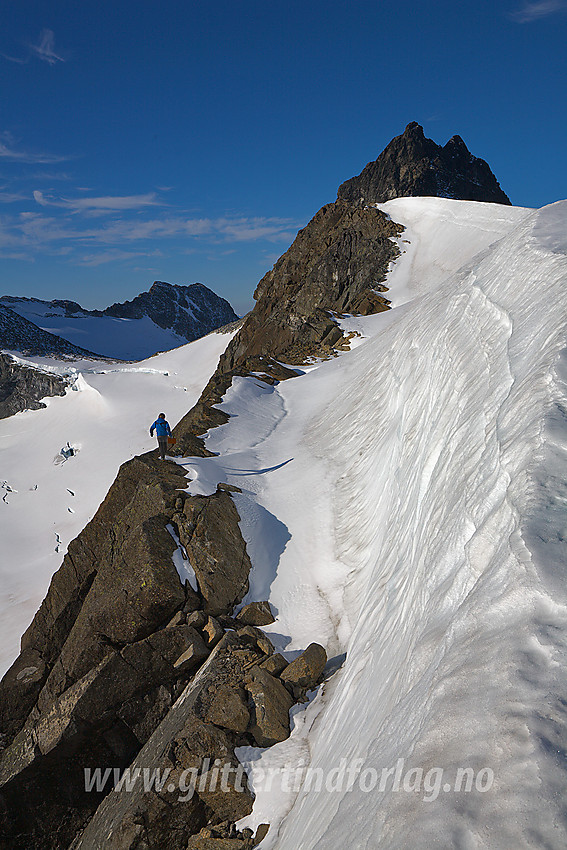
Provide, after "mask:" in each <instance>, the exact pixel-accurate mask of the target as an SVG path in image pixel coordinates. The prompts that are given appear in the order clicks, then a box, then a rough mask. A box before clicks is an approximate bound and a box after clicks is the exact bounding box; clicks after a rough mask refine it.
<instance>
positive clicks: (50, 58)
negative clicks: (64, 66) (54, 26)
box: [29, 29, 65, 65]
mask: <svg viewBox="0 0 567 850" xmlns="http://www.w3.org/2000/svg"><path fill="white" fill-rule="evenodd" d="M29 48H30V50H31V51H32V53H33V54H34V56H37V58H38V59H41V60H42V61H43V62H47V63H48V64H49V65H56V64H57V63H58V62H65V59H63V57H62V56H58V55H57V53H56V52H55V34H54V32H53V30H47V29H46V30H42V31H41V32H40V34H39V43H38V44H30V45H29Z"/></svg>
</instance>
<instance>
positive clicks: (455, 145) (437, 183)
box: [337, 121, 511, 206]
mask: <svg viewBox="0 0 567 850" xmlns="http://www.w3.org/2000/svg"><path fill="white" fill-rule="evenodd" d="M407 196H423V197H437V198H455V199H456V200H461V201H486V202H489V203H494V204H510V203H511V201H510V199H509V198H508V196H507V195H506V194H505V193H504V192H503V191H502V189H501V188H500V184H499V183H498V181H497V179H496V177H495V176H494V174H493V173H492V171H491V170H490V167H489V165H488V164H487V163H486V162H485V161H484V160H483V159H479V158H478V157H476V156H473V155H472V154H471V153H470V152H469V150H468V148H467V146H466V145H465V143H464V142H463V140H462V139H461V137H460V136H453V138H452V139H449V141H448V142H447V144H446V145H445V146H444V147H441V145H437V144H435V142H433V141H432V140H431V139H426V138H425V136H424V133H423V127H421V126H420V125H419V124H417V123H416V122H415V121H413V122H412V123H411V124H408V126H407V127H406V129H405V131H404V132H403V133H402V135H401V136H396V138H395V139H393V140H392V141H391V142H390V144H389V145H387V147H386V148H385V149H384V150H383V151H382V153H381V154H380V156H379V157H378V159H377V160H375V162H369V163H368V165H367V166H366V168H365V169H364V170H363V171H362V173H361V174H359V175H358V177H353V178H351V179H350V180H347V181H346V182H345V183H343V184H342V185H341V186H340V187H339V191H338V196H337V197H338V198H340V199H342V200H345V201H348V202H349V203H351V204H354V205H356V206H363V205H365V204H382V203H384V202H385V201H389V200H391V199H392V198H404V197H407Z"/></svg>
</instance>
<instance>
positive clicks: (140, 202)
mask: <svg viewBox="0 0 567 850" xmlns="http://www.w3.org/2000/svg"><path fill="white" fill-rule="evenodd" d="M33 196H34V200H35V201H36V203H38V204H39V205H40V206H42V207H61V208H63V209H68V210H73V211H75V212H87V211H93V210H97V211H99V212H115V211H117V210H139V209H142V207H155V206H160V205H161V202H160V201H159V200H158V199H157V195H156V193H155V192H149V193H148V194H146V195H126V196H116V197H112V196H106V197H102V198H58V199H54V198H51V197H46V196H45V195H44V193H43V192H40V191H39V190H38V189H36V190H35V191H34V193H33Z"/></svg>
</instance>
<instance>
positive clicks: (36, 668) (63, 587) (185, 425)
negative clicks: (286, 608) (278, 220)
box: [0, 125, 488, 850]
mask: <svg viewBox="0 0 567 850" xmlns="http://www.w3.org/2000/svg"><path fill="white" fill-rule="evenodd" d="M408 132H409V133H410V134H411V133H413V132H414V128H413V125H410V128H408V130H406V133H408ZM416 156H417V155H416ZM457 160H458V158H455V162H456V163H457ZM417 167H418V160H417V159H416V161H415V168H416V169H417ZM458 167H459V168H460V165H459V166H458ZM455 168H457V165H456V166H455ZM459 173H460V172H459ZM437 194H439V192H437ZM360 198H361V195H360V193H356V192H355V198H354V199H350V198H348V197H339V198H338V199H337V201H335V202H334V203H333V204H328V205H326V206H325V207H323V208H322V209H321V210H320V211H319V212H318V213H317V215H316V216H315V217H314V218H313V219H312V221H311V222H310V223H309V224H308V225H307V226H306V227H305V228H304V229H303V230H302V231H300V232H299V234H298V236H297V238H296V240H295V241H294V243H293V245H292V246H291V247H290V249H289V250H288V251H287V252H286V254H284V256H283V257H282V258H281V259H280V260H279V261H278V263H276V265H275V267H274V268H273V269H272V270H271V271H270V272H268V274H266V275H265V276H264V278H263V279H262V280H261V281H260V283H259V285H258V288H257V290H256V293H255V297H256V301H257V303H256V306H255V308H254V310H253V311H252V313H251V314H249V316H248V317H247V318H246V319H245V321H244V322H243V324H242V327H241V328H240V330H239V332H238V333H237V334H236V335H235V337H234V338H233V339H232V341H231V343H230V344H229V346H228V348H227V350H226V352H225V354H224V355H223V357H222V358H221V361H220V363H219V366H218V368H217V371H216V372H215V375H214V376H213V377H212V379H211V381H210V382H209V384H208V385H207V387H206V388H205V390H204V391H203V394H202V396H201V398H200V400H199V402H198V403H197V405H196V406H195V407H194V408H193V410H192V411H190V412H189V413H188V414H187V415H186V416H185V417H184V418H183V419H182V420H181V422H180V423H179V424H178V425H177V427H176V428H175V434H176V436H177V437H178V448H179V451H180V453H183V454H200V455H203V454H206V453H207V452H206V449H205V448H204V444H203V441H202V440H201V439H200V435H202V434H203V433H204V432H205V431H206V430H207V429H208V428H210V427H213V426H214V425H216V424H219V423H221V422H225V421H226V420H227V418H228V417H227V415H226V414H224V413H223V412H222V411H219V410H218V409H217V408H216V407H214V406H213V405H215V404H217V403H218V402H219V401H220V400H221V399H222V396H223V395H224V393H225V392H226V389H227V388H228V387H229V386H230V384H231V382H232V378H233V376H234V375H248V374H250V373H252V372H253V373H254V375H255V377H256V378H258V376H259V377H260V379H262V380H265V381H267V382H269V383H274V382H276V381H279V380H283V379H286V378H289V377H292V376H294V375H296V374H297V372H296V370H295V369H294V366H299V365H300V364H302V363H305V361H306V360H308V359H310V358H313V357H325V356H332V355H333V354H334V353H335V352H336V350H337V349H341V348H344V347H345V346H347V345H348V339H346V338H345V336H344V334H343V333H342V332H341V330H340V328H339V327H338V325H337V322H336V315H337V314H338V313H344V312H357V313H364V314H368V313H372V312H376V311H380V310H384V309H388V301H387V299H386V297H385V295H384V293H385V291H386V290H385V286H384V280H385V277H386V273H387V270H388V266H389V264H390V262H392V260H394V259H395V257H396V256H397V247H396V245H395V243H394V241H393V237H396V236H398V235H399V234H400V233H401V231H402V228H401V227H400V226H399V225H397V224H395V223H394V222H392V221H391V220H390V219H389V218H388V217H387V216H386V215H385V214H383V213H382V212H380V211H379V210H377V209H375V208H373V207H371V206H367V205H366V204H365V203H362V204H361V203H360ZM479 200H488V198H486V197H482V198H479ZM283 364H285V365H283ZM185 486H186V481H185V478H184V475H183V471H182V469H181V468H180V467H177V466H176V465H175V464H172V463H168V464H163V463H159V462H158V461H157V458H156V453H155V452H150V453H148V454H146V455H142V456H140V457H137V458H134V459H133V460H131V461H129V462H128V463H125V464H124V465H123V466H122V467H121V469H120V471H119V474H118V476H117V478H116V481H115V482H114V484H113V485H112V487H111V489H110V491H109V493H108V495H107V497H106V499H105V500H104V502H103V503H102V505H101V506H100V508H99V510H98V512H97V514H96V515H95V517H94V518H93V519H92V520H91V522H90V523H89V524H88V525H87V526H86V528H85V529H84V530H83V532H82V533H81V534H80V535H79V536H78V537H77V538H76V539H75V540H74V541H73V542H72V543H71V544H70V546H69V550H68V553H67V555H66V556H65V558H64V561H63V564H62V566H61V568H60V569H59V571H58V572H57V573H56V574H55V575H54V577H53V580H52V582H51V586H50V589H49V592H48V594H47V596H46V598H45V600H44V602H43V603H42V606H41V608H40V610H39V611H38V613H37V614H36V616H35V618H34V620H33V622H32V624H31V625H30V627H29V628H28V630H27V631H26V633H25V634H24V636H23V638H22V651H21V654H20V656H19V657H18V659H17V660H16V661H15V663H14V665H13V666H12V668H11V669H10V670H9V671H8V673H7V674H6V676H5V677H4V679H3V680H2V683H1V685H0V729H1V731H2V736H3V745H4V750H3V753H2V755H1V758H0V795H1V796H0V819H1V820H0V823H1V828H0V834H1V836H2V837H1V838H0V847H2V848H8V847H9V848H11V850H14V848H16V850H17V848H34V847H37V848H54V850H59V848H67V847H69V846H70V845H72V848H73V850H94V848H103V847H104V848H116V850H118V848H120V850H129V848H130V850H142V849H143V850H146V848H151V847H166V846H167V847H171V848H174V850H176V848H180V850H244V848H250V847H253V846H255V845H256V844H258V843H259V841H260V840H261V839H262V837H263V835H265V829H266V827H265V826H264V827H261V828H260V830H259V831H258V833H257V834H256V835H252V834H250V832H249V831H243V832H238V830H237V829H236V827H235V822H236V821H237V820H238V819H239V818H241V817H242V816H244V815H245V814H247V813H248V812H249V811H250V810H251V807H252V804H253V794H252V791H251V790H250V788H249V787H248V785H247V783H246V780H245V777H243V776H242V775H241V772H240V773H239V766H238V761H237V759H236V756H235V752H234V749H235V747H236V746H239V745H243V744H255V745H257V746H261V747H265V746H270V745H272V744H274V743H276V742H278V741H281V740H284V739H285V737H287V735H288V734H289V709H290V707H291V706H292V704H293V703H294V702H295V701H297V700H302V699H304V694H305V691H306V689H307V688H312V687H314V686H316V685H317V683H318V682H320V681H321V677H322V676H323V672H324V668H325V662H326V655H325V650H324V649H323V647H321V646H318V645H317V644H311V646H310V647H308V648H307V649H306V650H305V652H304V653H303V654H302V655H301V656H300V657H299V658H298V659H296V660H295V661H293V662H292V663H291V664H287V662H286V660H285V659H284V658H283V657H282V656H281V655H279V654H278V653H277V652H275V651H274V648H273V646H272V645H271V643H270V641H269V639H268V638H267V636H266V634H265V633H264V632H263V631H262V629H261V628H260V627H261V626H262V625H266V624H268V623H269V622H272V621H273V617H272V613H271V611H270V607H269V604H268V603H267V602H266V601H265V600H263V601H262V600H259V601H258V602H257V603H253V604H251V605H250V606H247V607H246V608H244V609H243V610H242V611H241V612H240V613H239V614H238V615H237V616H236V617H235V616H234V612H235V606H236V605H237V604H238V603H239V602H240V601H241V600H242V599H243V598H244V595H245V594H246V592H247V589H248V573H249V570H250V561H249V558H248V554H247V552H246V545H245V543H244V540H243V539H242V535H241V532H240V527H239V524H238V521H239V516H238V512H237V510H236V507H235V504H234V502H233V500H232V496H231V492H230V489H231V488H230V487H228V486H227V485H225V486H223V485H219V486H218V488H217V491H216V492H215V493H214V494H212V495H211V496H206V497H205V496H189V495H188V494H187V493H186V492H184V488H185ZM174 553H176V557H177V560H179V558H182V559H183V560H184V561H185V562H190V564H191V566H192V567H193V569H194V572H195V576H196V587H197V590H195V589H194V588H193V587H192V586H191V584H190V583H189V581H187V582H185V585H184V586H183V585H182V584H181V581H180V579H179V576H178V573H177V571H176V568H175V566H174V561H173V555H174ZM96 767H100V768H105V767H108V768H112V769H114V768H116V771H117V773H118V776H119V777H120V776H121V775H122V771H123V770H124V769H126V768H129V770H130V773H129V774H128V776H129V778H130V780H131V779H132V776H133V775H136V774H135V772H136V771H138V774H137V775H138V776H140V775H143V773H144V771H145V770H146V771H149V772H151V771H155V770H156V769H157V768H159V769H160V770H161V771H163V770H164V769H167V770H168V771H169V773H168V781H167V783H166V784H165V785H163V786H161V787H159V788H158V787H156V785H155V784H154V785H153V786H152V787H150V788H148V787H145V786H144V784H143V783H142V782H134V783H133V785H132V787H131V788H130V790H129V791H123V792H122V793H116V792H115V793H109V791H110V789H109V788H108V787H107V785H105V783H103V782H101V783H100V787H99V788H98V790H97V787H96V783H95V785H94V787H93V788H92V789H91V790H88V791H87V790H86V787H85V779H84V771H85V769H96ZM221 768H222V769H224V768H226V778H227V781H226V783H225V786H224V787H222V785H221V789H220V791H219V787H218V778H219V777H218V774H219V771H221ZM215 770H216V774H215ZM133 772H134V774H133ZM221 772H222V771H221ZM110 773H112V770H111V771H110ZM188 775H190V776H192V777H194V778H195V781H194V784H193V792H192V793H191V795H190V797H187V798H186V799H184V800H182V799H181V797H180V794H179V793H178V792H179V790H183V789H182V788H181V779H182V777H183V778H185V779H186V777H187V776H188Z"/></svg>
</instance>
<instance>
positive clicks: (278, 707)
mask: <svg viewBox="0 0 567 850" xmlns="http://www.w3.org/2000/svg"><path fill="white" fill-rule="evenodd" d="M185 485H186V479H185V476H184V471H183V469H182V468H180V467H178V466H176V465H174V464H172V463H168V464H163V463H159V462H158V460H157V458H156V453H155V452H151V453H148V454H146V455H142V456H140V457H137V458H134V459H133V460H131V461H129V462H127V463H125V464H124V465H123V466H122V467H121V468H120V471H119V473H118V476H117V478H116V481H115V482H114V484H113V485H112V487H111V488H110V490H109V492H108V494H107V496H106V498H105V500H104V502H103V503H102V504H101V506H100V508H99V510H98V511H97V513H96V515H95V516H94V517H93V519H92V520H91V522H90V523H89V524H88V525H87V526H86V528H85V529H84V530H83V532H81V534H80V535H79V536H78V537H77V538H76V539H75V540H74V541H72V543H71V544H70V545H69V550H68V553H67V555H66V556H65V558H64V560H63V564H62V566H61V568H60V569H59V570H58V572H57V573H56V574H55V575H54V577H53V579H52V582H51V585H50V588H49V591H48V594H47V596H46V598H45V600H44V602H43V603H42V605H41V607H40V609H39V611H38V612H37V614H36V616H35V617H34V620H33V622H32V623H31V625H30V627H29V628H28V629H27V631H26V633H25V634H24V636H23V638H22V651H21V654H20V656H19V658H18V659H17V660H16V662H15V663H14V664H13V665H12V667H11V668H10V670H9V671H8V673H7V674H6V676H5V677H4V679H3V680H2V682H1V683H0V737H1V742H2V746H3V747H4V749H3V751H0V848H3V850H4V848H6V850H7V848H10V850H17V848H22V850H23V848H28V847H32V846H37V847H40V846H41V847H43V846H45V847H50V848H57V850H59V848H61V850H63V848H65V850H66V848H68V846H69V844H70V843H71V841H72V840H73V838H74V837H75V836H76V835H77V834H78V833H80V831H81V830H82V829H83V828H84V827H85V826H87V824H89V821H90V819H91V818H92V817H93V815H94V813H95V811H96V809H97V808H98V806H99V804H100V803H101V801H102V800H103V798H105V796H106V794H108V792H110V791H111V790H112V785H111V784H110V785H109V786H108V787H106V788H102V789H101V790H100V791H99V792H97V791H96V790H94V791H92V792H87V791H86V790H85V788H84V775H83V774H84V769H85V768H91V767H93V768H96V767H97V766H101V767H106V766H112V768H114V767H116V769H117V770H119V771H122V770H123V769H125V768H126V767H128V766H129V765H130V766H132V760H133V759H135V758H136V756H137V755H138V754H140V755H139V758H141V759H142V764H143V767H145V768H149V767H152V766H153V765H154V764H156V765H158V764H159V766H160V768H161V769H162V770H163V769H166V768H168V769H170V770H171V771H172V772H173V773H172V778H173V779H174V781H177V778H178V777H179V775H180V773H181V772H182V771H183V770H186V769H188V768H195V769H196V770H198V772H200V775H201V774H206V773H207V771H208V770H209V769H210V765H212V764H213V763H214V762H215V759H219V760H220V761H222V762H226V763H229V764H230V765H232V767H233V768H234V770H237V769H238V760H237V759H236V757H235V755H234V747H235V746H241V745H260V746H268V745H270V744H272V743H275V742H276V741H280V740H283V739H284V738H285V737H287V736H288V735H289V731H290V730H289V709H290V707H291V705H292V704H293V703H294V701H296V700H298V699H302V698H303V696H302V695H303V693H304V691H305V688H306V687H313V686H314V685H315V684H316V683H317V682H318V681H319V680H320V677H321V674H322V671H323V667H324V664H325V661H326V656H325V653H324V650H323V649H322V648H321V647H320V648H319V649H318V650H315V651H314V650H313V648H310V649H309V650H308V651H307V652H306V654H305V664H304V665H303V667H304V668H305V669H303V667H301V669H300V668H298V665H297V661H296V662H293V664H291V665H288V664H287V662H286V661H285V660H284V659H283V658H282V657H281V656H279V655H277V654H276V653H274V648H273V646H272V645H271V643H270V641H269V639H268V638H267V636H266V635H264V634H263V632H262V631H261V630H260V629H258V628H257V626H256V625H254V624H255V623H258V622H260V623H268V622H272V621H273V616H272V615H271V612H270V608H269V605H268V603H267V602H263V603H258V604H252V605H248V606H246V608H245V609H243V611H242V612H241V613H240V614H239V615H238V619H232V617H231V614H232V612H233V608H234V606H235V605H236V604H237V603H238V602H239V601H240V600H241V599H242V598H243V596H244V595H245V594H246V593H247V591H248V574H249V571H250V568H251V565H250V560H249V558H248V554H247V551H246V545H245V543H244V540H243V538H242V534H241V532H240V527H239V520H240V517H239V515H238V512H237V510H236V507H235V505H234V502H233V500H232V497H231V494H230V491H229V490H228V489H227V488H226V487H219V488H218V490H217V492H216V493H214V494H212V495H211V496H208V497H204V496H188V495H187V494H186V493H185V492H184V490H183V488H184V487H185ZM177 541H179V543H178V542H177ZM176 550H177V553H178V557H180V556H181V557H183V558H185V560H186V561H187V563H190V564H191V565H192V567H193V569H194V572H195V576H196V580H197V587H198V590H197V591H196V590H194V589H193V588H192V587H191V586H190V584H189V582H188V581H187V582H186V583H185V586H183V585H182V584H181V581H180V578H179V575H178V573H177V571H176V568H175V566H174V561H173V554H174V552H175V551H176ZM225 629H229V630H230V631H229V632H228V633H227V634H226V635H225ZM215 647H218V649H215ZM211 652H213V655H211ZM209 656H210V658H209ZM208 658H209V660H208V661H207V659H208ZM203 663H205V667H204V668H203V671H202V673H199V672H198V671H199V670H200V668H201V667H202V665H203ZM266 665H268V666H267V667H266ZM288 668H290V670H289V672H288V676H287V679H284V678H283V675H284V673H285V672H286V671H287V670H288ZM305 670H307V676H306V677H305V675H304V674H305ZM206 671H208V672H206ZM196 674H198V675H197V678H195V682H194V683H193V679H194V677H195V675H196ZM280 674H281V676H282V678H281V679H280V678H279V677H280ZM197 682H200V683H201V685H200V686H199V687H198V688H197V689H196V690H195V688H194V687H193V684H195V685H196V684H197ZM190 695H192V696H190ZM176 700H177V702H176ZM174 704H175V706H176V707H177V708H175V710H174V708H172V707H173V706H174ZM179 712H181V714H180V713H179ZM179 718H181V719H179ZM160 724H161V725H160ZM159 730H161V731H159ZM156 735H157V737H155V736H156ZM142 748H143V749H142ZM146 758H147V759H149V761H144V759H146ZM206 759H209V762H208V765H209V766H208V767H207V766H206V765H205V767H203V765H204V763H205V762H204V760H206ZM156 760H157V761H156ZM137 763H139V762H134V765H133V766H134V767H135V766H136V764H137ZM205 779H206V777H205ZM242 781H243V782H244V792H242V793H240V792H237V791H236V790H234V789H233V791H232V792H230V789H229V791H228V792H224V791H223V792H222V793H219V792H218V789H215V788H212V789H211V787H210V785H209V783H208V782H205V780H203V783H204V784H203V788H199V790H198V791H197V792H196V793H195V795H194V798H192V801H191V803H190V804H189V803H188V802H183V804H182V805H181V804H180V803H179V801H178V800H177V799H176V798H172V796H171V794H167V793H164V795H162V796H160V794H159V793H153V792H150V793H145V792H143V787H142V788H141V793H140V794H139V795H132V794H125V795H124V796H123V797H121V795H116V794H110V798H112V800H113V801H114V803H118V801H119V800H120V801H121V802H120V806H121V807H122V808H120V806H119V809H116V808H113V805H114V804H113V803H110V808H111V810H112V812H113V815H112V818H113V835H112V840H111V841H110V840H109V838H108V832H107V831H105V830H106V826H104V829H103V828H102V827H100V823H103V822H104V818H105V817H106V815H105V814H104V812H107V810H108V808H107V804H106V802H105V804H103V805H104V806H105V807H104V808H103V810H102V814H101V816H100V817H99V816H95V819H94V821H93V825H91V826H88V828H87V832H86V833H85V835H88V836H89V837H88V838H85V839H84V840H82V841H81V842H80V843H79V844H78V845H77V846H80V847H85V848H87V847H88V848H89V850H90V848H91V847H99V846H100V847H116V848H121V850H122V848H132V850H134V848H139V850H141V848H143V847H147V846H168V847H171V848H179V850H185V848H186V847H187V842H188V839H189V836H190V835H197V833H198V832H199V830H201V829H205V828H206V829H209V828H210V829H209V832H210V830H211V829H213V828H214V831H213V832H211V835H213V836H214V835H217V836H218V835H221V836H224V835H225V833H226V835H227V839H226V840H230V841H233V842H234V843H233V844H230V845H229V847H230V848H232V850H239V848H249V847H253V846H254V842H253V839H252V837H251V836H250V835H244V834H240V833H238V831H236V830H235V829H234V827H233V826H232V824H233V823H234V821H236V820H238V819H239V818H240V817H242V816H244V815H245V814H247V813H248V812H249V811H250V809H251V805H252V800H253V798H252V795H251V793H250V792H249V791H248V790H246V787H245V778H244V779H243V780H242ZM166 790H167V789H166ZM110 798H109V799H110ZM134 800H135V801H136V805H135V806H134V808H132V806H133V801H134ZM124 805H125V808H124ZM136 813H137V814H136ZM101 819H102V820H101ZM97 824H99V826H97ZM223 824H225V826H223ZM101 829H103V831H100V830H101ZM93 836H94V837H93ZM77 840H78V839H77ZM199 840H200V839H199ZM207 840H209V839H207ZM211 840H212V839H211ZM219 840H221V839H219ZM222 840H225V839H224V838H222ZM144 841H145V842H146V843H144ZM237 842H242V843H240V844H238V843H237ZM195 846H198V844H196V845H195Z"/></svg>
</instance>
